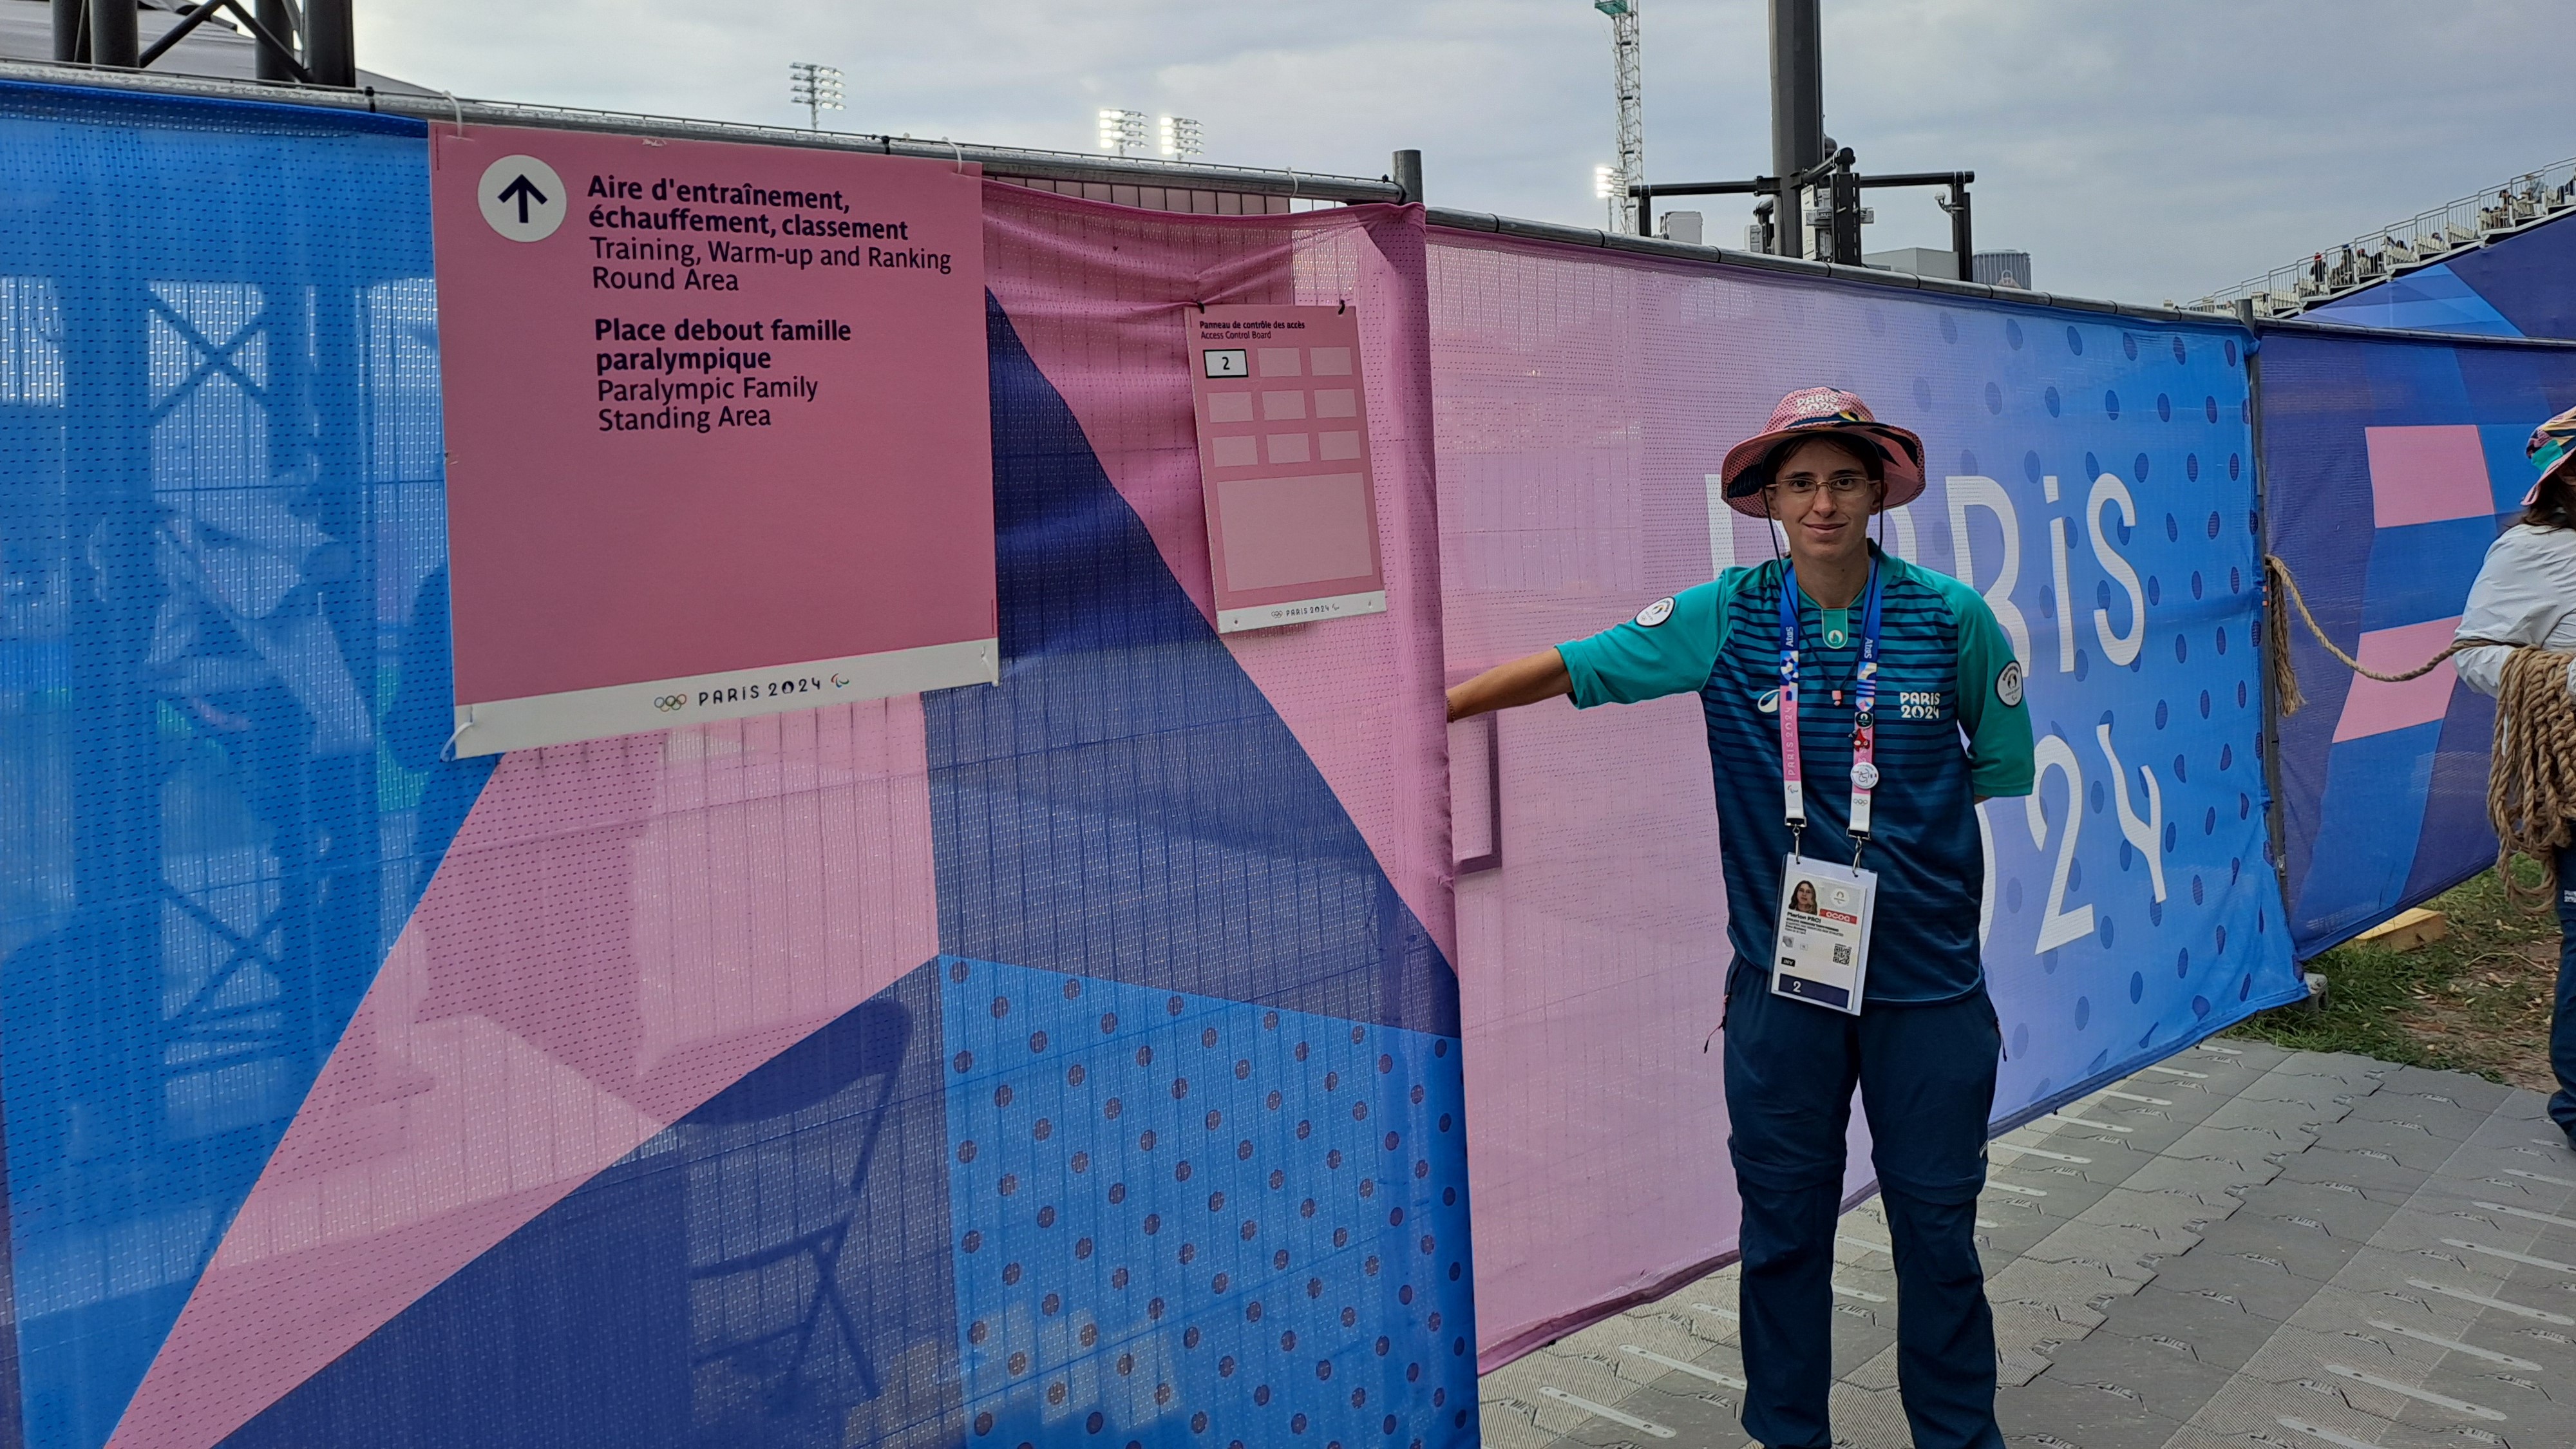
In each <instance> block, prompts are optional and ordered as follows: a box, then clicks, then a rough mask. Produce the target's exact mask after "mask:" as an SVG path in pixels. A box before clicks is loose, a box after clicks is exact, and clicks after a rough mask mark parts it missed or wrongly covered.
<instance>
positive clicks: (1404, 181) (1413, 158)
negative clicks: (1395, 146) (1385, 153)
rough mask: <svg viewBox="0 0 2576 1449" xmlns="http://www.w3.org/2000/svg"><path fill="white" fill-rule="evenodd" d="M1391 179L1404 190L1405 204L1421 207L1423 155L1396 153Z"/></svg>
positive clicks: (1413, 152)
mask: <svg viewBox="0 0 2576 1449" xmlns="http://www.w3.org/2000/svg"><path fill="white" fill-rule="evenodd" d="M1390 179H1391V180H1393V181H1394V182H1395V184H1396V185H1397V186H1399V187H1401V188H1403V190H1404V198H1403V200H1404V203H1405V204H1407V205H1420V204H1421V203H1422V153H1421V152H1419V151H1398V152H1396V153H1395V169H1394V171H1393V172H1392V173H1391V174H1390Z"/></svg>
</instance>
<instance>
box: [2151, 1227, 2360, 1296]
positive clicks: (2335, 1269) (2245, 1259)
mask: <svg viewBox="0 0 2576 1449" xmlns="http://www.w3.org/2000/svg"><path fill="white" fill-rule="evenodd" d="M2366 1241H2367V1239H2365V1238H2362V1237H2359V1236H2354V1237H2345V1236H2341V1235H2338V1234H2335V1233H2332V1232H2310V1231H2307V1230H2304V1229H2301V1230H2297V1231H2286V1232H2285V1231H2283V1229H2282V1225H2281V1224H2280V1223H2279V1222H2278V1221H2276V1220H2275V1219H2273V1218H2272V1217H2269V1216H2267V1215H2265V1214H2264V1213H2262V1212H2260V1211H2249V1212H2239V1213H2236V1214H2234V1215H2232V1216H2230V1217H2227V1218H2225V1219H2222V1220H2221V1221H2219V1222H2215V1223H2212V1224H2210V1225H2209V1229H2208V1231H2207V1232H2206V1233H2205V1234H2204V1235H2203V1237H2202V1241H2201V1245H2200V1247H2199V1248H2198V1249H2197V1250H2196V1251H2195V1252H2194V1254H2193V1258H2194V1260H2200V1259H2215V1260H2217V1261H2219V1262H2221V1263H2224V1264H2227V1265H2229V1271H2232V1272H2236V1273H2241V1274H2244V1275H2245V1276H2247V1277H2261V1276H2262V1275H2264V1274H2266V1273H2285V1274H2290V1275H2292V1276H2295V1277H2298V1278H2301V1279H2304V1280H2306V1281H2308V1282H2309V1283H2312V1284H2322V1283H2330V1282H2333V1281H2334V1277H2335V1275H2336V1274H2337V1273H2340V1272H2342V1271H2343V1269H2344V1266H2345V1265H2346V1264H2348V1263H2350V1262H2351V1261H2352V1258H2353V1255H2354V1254H2355V1253H2358V1252H2360V1251H2361V1249H2362V1247H2363V1245H2364V1243H2365V1242H2366Z"/></svg>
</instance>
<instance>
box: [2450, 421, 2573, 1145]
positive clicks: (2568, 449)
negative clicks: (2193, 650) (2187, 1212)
mask: <svg viewBox="0 0 2576 1449" xmlns="http://www.w3.org/2000/svg"><path fill="white" fill-rule="evenodd" d="M2523 451H2524V452H2525V453H2526V454H2528V455H2529V456H2530V458H2531V461H2532V463H2533V464H2534V465H2535V466H2537V467H2538V468H2539V470H2540V476H2539V477H2538V478H2537V479H2535V480H2534V481H2533V482H2532V485H2531V491H2530V492H2529V493H2526V494H2524V495H2523V498H2522V517H2521V518H2520V519H2518V520H2517V521H2516V522H2515V523H2514V526H2513V527H2511V528H2508V529H2506V530H2505V531H2504V532H2503V533H2500V534H2498V535H2496V541H2495V542H2494V543H2492V544H2490V545H2488V547H2487V556H2486V561H2485V562H2484V563H2481V564H2479V565H2478V577H2477V581H2476V582H2474V583H2472V584H2470V585H2469V603H2468V607H2467V608H2466V609H2465V610H2463V611H2462V613H2461V615H2460V628H2459V633H2458V634H2457V635H2456V636H2455V637H2457V638H2461V639H2492V640H2494V641H2496V642H2495V644H2493V645H2490V646H2485V647H2481V648H2473V649H2463V650H2461V651H2460V652H2459V653H2458V654H2456V655H2453V656H2452V660H2451V662H2452V663H2453V664H2454V665H2455V666H2456V667H2457V668H2458V669H2459V671H2460V681H2461V682H2462V683H2464V684H2466V685H2468V687H2469V688H2471V689H2474V690H2476V691H2477V692H2478V693H2480V694H2485V695H2493V694H2495V693H2496V692H2497V691H2498V690H2500V689H2501V688H2503V685H2504V664H2505V660H2506V658H2507V657H2508V656H2510V655H2511V654H2512V653H2513V649H2512V648H2511V647H2510V646H2513V645H2518V644H2520V645H2535V646H2537V647H2539V648H2542V649H2547V650H2551V651H2553V652H2559V653H2564V652H2567V651H2571V650H2576V464H2571V461H2570V460H2571V459H2576V408H2570V409H2568V410H2567V411H2566V412H2563V413H2560V414H2559V415H2558V416H2556V417H2554V418H2551V419H2550V420H2549V421H2547V422H2545V423H2542V424H2541V425H2540V426H2539V427H2537V428H2534V429H2533V430H2532V433H2531V441H2530V442H2529V443H2527V444H2526V445H2524V449H2523ZM2567 687H2568V690H2569V692H2570V693H2576V665H2570V666H2569V668H2568V683H2567ZM2556 863H2557V868H2558V931H2559V935H2560V938H2561V939H2560V941H2559V946H2558V1000H2557V1004H2556V1007H2555V1009H2554V1010H2552V1012H2551V1013H2550V1018H2549V1065H2550V1069H2551V1070H2552V1071H2553V1072H2554V1073H2556V1075H2557V1077H2558V1090H2557V1092H2556V1093H2554V1094H2553V1095H2552V1096H2551V1097H2550V1099H2549V1118H2550V1120H2551V1121H2553V1122H2556V1123H2557V1124H2558V1130H2559V1131H2561V1132H2564V1133H2566V1134H2567V1139H2568V1141H2567V1145H2568V1146H2569V1147H2571V1148H2576V844H2571V845H2568V846H2565V847H2563V848H2561V849H2560V850H2559V852H2558V854H2557V858H2556Z"/></svg>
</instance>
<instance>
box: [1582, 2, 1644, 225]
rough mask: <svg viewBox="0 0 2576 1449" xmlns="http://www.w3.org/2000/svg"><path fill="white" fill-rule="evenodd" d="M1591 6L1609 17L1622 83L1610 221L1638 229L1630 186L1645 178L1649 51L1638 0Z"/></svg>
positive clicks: (1615, 62) (1612, 55)
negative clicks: (1641, 29)
mask: <svg viewBox="0 0 2576 1449" xmlns="http://www.w3.org/2000/svg"><path fill="white" fill-rule="evenodd" d="M1592 8H1593V9H1595V10H1598V11H1600V12H1601V13H1602V14H1604V15H1607V16H1609V17H1610V62H1611V68H1612V73H1613V74H1614V75H1615V76H1616V77H1617V78H1618V84H1619V164H1618V165H1617V166H1616V167H1614V168H1613V173H1614V175H1613V180H1612V183H1611V186H1610V190H1611V192H1612V193H1613V194H1612V196H1611V198H1610V203H1611V218H1610V225H1611V228H1612V230H1615V231H1635V230H1636V229H1637V198H1636V197H1634V196H1632V195H1630V194H1629V192H1628V188H1629V187H1631V186H1642V185H1644V184H1645V181H1646V110H1645V108H1646V95H1645V61H1646V52H1645V45H1644V42H1642V41H1641V40H1639V39H1638V36H1637V0H1592Z"/></svg>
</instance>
